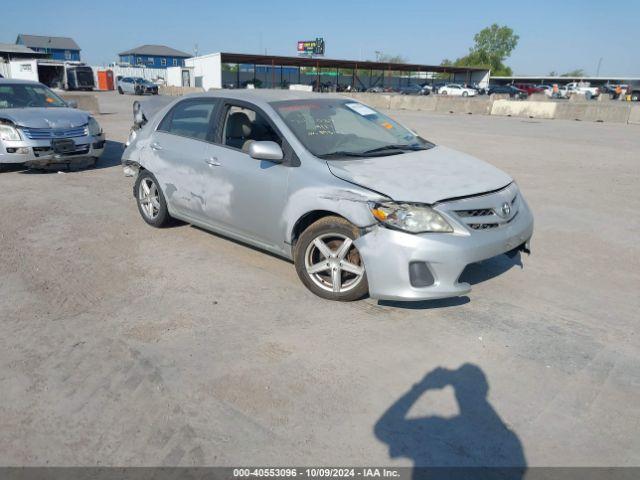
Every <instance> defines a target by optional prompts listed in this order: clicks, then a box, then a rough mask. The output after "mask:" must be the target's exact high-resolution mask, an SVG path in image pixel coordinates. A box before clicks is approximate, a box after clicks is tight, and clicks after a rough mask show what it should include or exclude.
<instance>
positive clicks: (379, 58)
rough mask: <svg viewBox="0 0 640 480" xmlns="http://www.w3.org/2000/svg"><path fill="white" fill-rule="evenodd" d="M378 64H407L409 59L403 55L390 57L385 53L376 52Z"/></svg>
mask: <svg viewBox="0 0 640 480" xmlns="http://www.w3.org/2000/svg"><path fill="white" fill-rule="evenodd" d="M376 62H385V63H407V59H406V58H405V57H403V56H402V55H389V54H387V53H383V52H376Z"/></svg>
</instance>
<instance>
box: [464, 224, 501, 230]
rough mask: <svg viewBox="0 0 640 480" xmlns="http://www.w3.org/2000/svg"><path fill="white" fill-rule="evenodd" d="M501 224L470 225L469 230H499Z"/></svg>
mask: <svg viewBox="0 0 640 480" xmlns="http://www.w3.org/2000/svg"><path fill="white" fill-rule="evenodd" d="M499 226H500V224H499V223H470V224H469V228H472V229H474V230H490V229H492V228H498V227H499Z"/></svg>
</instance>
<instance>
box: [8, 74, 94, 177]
mask: <svg viewBox="0 0 640 480" xmlns="http://www.w3.org/2000/svg"><path fill="white" fill-rule="evenodd" d="M73 107H74V105H73V104H71V103H70V102H69V103H68V102H65V101H64V100H63V99H62V98H60V97H59V96H58V95H56V94H55V93H54V92H52V91H51V90H50V89H49V88H47V87H45V86H44V85H42V84H41V83H38V82H31V81H26V80H11V79H0V165H2V164H25V165H26V166H28V167H46V166H50V165H56V166H57V165H66V166H76V167H79V166H89V165H92V164H95V162H96V161H97V159H98V158H99V157H100V156H101V155H102V152H103V151H104V146H105V137H104V133H103V132H102V128H101V127H100V125H99V124H98V122H97V121H96V119H95V118H93V117H92V116H91V114H89V113H88V112H83V111H81V110H76V109H75V108H73Z"/></svg>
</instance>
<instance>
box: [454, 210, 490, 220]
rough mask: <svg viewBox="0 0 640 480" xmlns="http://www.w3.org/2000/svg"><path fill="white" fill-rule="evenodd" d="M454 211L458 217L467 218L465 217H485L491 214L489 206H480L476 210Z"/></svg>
mask: <svg viewBox="0 0 640 480" xmlns="http://www.w3.org/2000/svg"><path fill="white" fill-rule="evenodd" d="M456 213H457V214H458V216H459V217H463V218H467V217H485V216H489V215H493V210H492V209H491V208H480V209H477V210H456Z"/></svg>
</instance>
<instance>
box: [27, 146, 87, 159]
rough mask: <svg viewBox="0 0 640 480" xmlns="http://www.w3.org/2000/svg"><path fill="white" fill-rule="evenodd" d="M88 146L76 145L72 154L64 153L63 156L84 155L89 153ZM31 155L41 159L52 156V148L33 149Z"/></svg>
mask: <svg viewBox="0 0 640 480" xmlns="http://www.w3.org/2000/svg"><path fill="white" fill-rule="evenodd" d="M89 147H90V145H89V144H88V143H87V144H84V145H76V149H75V150H74V151H72V152H69V153H66V154H65V156H69V155H86V154H87V153H89ZM33 153H34V155H35V156H36V157H42V156H47V155H53V148H51V147H33Z"/></svg>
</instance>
